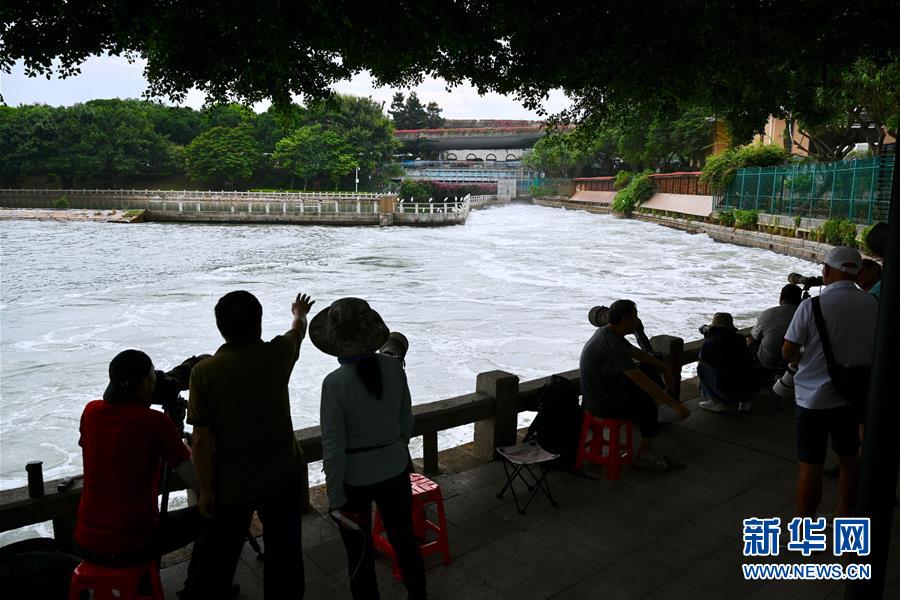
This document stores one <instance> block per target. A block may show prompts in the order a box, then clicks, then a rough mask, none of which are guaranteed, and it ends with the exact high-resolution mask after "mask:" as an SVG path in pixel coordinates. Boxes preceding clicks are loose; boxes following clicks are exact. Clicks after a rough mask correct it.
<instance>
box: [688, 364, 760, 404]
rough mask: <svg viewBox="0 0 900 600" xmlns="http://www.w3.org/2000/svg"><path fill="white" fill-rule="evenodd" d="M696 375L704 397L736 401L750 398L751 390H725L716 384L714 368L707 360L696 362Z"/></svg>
mask: <svg viewBox="0 0 900 600" xmlns="http://www.w3.org/2000/svg"><path fill="white" fill-rule="evenodd" d="M697 377H698V378H699V379H700V391H701V393H702V394H703V396H704V397H705V398H711V399H713V400H718V401H719V402H728V403H732V404H734V403H737V402H744V401H746V400H750V399H751V397H752V395H753V390H749V389H748V390H740V391H734V390H729V391H725V390H723V389H722V388H720V387H719V385H718V378H717V377H716V370H715V369H714V368H713V366H712V365H711V364H709V363H707V362H703V361H700V362H698V363H697Z"/></svg>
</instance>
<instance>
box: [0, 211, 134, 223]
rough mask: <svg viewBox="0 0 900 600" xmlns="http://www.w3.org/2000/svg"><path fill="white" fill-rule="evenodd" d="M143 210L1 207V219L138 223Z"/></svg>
mask: <svg viewBox="0 0 900 600" xmlns="http://www.w3.org/2000/svg"><path fill="white" fill-rule="evenodd" d="M143 218H144V211H143V210H125V211H122V210H89V209H78V208H72V209H53V208H0V221H19V220H24V221H82V222H83V221H95V222H100V223H138V222H140V221H142V220H143Z"/></svg>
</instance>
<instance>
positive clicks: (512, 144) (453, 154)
mask: <svg viewBox="0 0 900 600" xmlns="http://www.w3.org/2000/svg"><path fill="white" fill-rule="evenodd" d="M546 134H547V131H546V130H545V129H544V123H543V122H541V121H510V120H496V119H490V120H487V119H485V120H462V119H456V120H448V121H446V122H445V127H442V128H440V129H398V130H396V131H395V132H394V137H395V138H396V139H398V140H400V141H402V142H404V144H405V145H406V146H407V148H409V149H413V148H414V149H415V151H418V152H438V153H440V155H441V156H440V158H441V159H442V160H460V161H461V160H482V161H486V162H490V161H497V162H505V161H516V160H519V159H521V158H522V155H523V154H524V153H525V151H527V149H529V148H531V147H533V146H534V145H535V143H537V141H538V140H539V139H541V138H542V137H544V136H545V135H546Z"/></svg>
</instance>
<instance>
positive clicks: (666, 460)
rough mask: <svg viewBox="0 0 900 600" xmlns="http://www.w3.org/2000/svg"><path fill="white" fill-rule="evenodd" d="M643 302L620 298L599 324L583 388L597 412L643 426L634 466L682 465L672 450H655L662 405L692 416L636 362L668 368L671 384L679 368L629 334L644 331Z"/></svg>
mask: <svg viewBox="0 0 900 600" xmlns="http://www.w3.org/2000/svg"><path fill="white" fill-rule="evenodd" d="M640 327H641V322H640V320H639V319H638V314H637V306H636V305H635V303H634V302H632V301H631V300H616V301H615V302H613V303H612V306H610V307H609V323H608V324H607V325H605V326H603V327H600V328H598V329H597V331H596V332H594V335H593V336H592V337H591V339H590V340H588V342H587V343H586V344H585V345H584V349H583V350H582V351H581V362H580V369H581V394H582V397H583V398H584V405H585V408H587V409H588V410H589V411H590V412H591V414H593V415H594V416H595V417H607V418H614V419H628V420H630V421H633V422H634V423H635V424H636V425H637V426H638V428H639V429H640V432H641V443H640V446H639V447H638V451H637V456H636V457H635V461H634V466H635V468H638V469H646V470H651V471H666V470H668V469H670V468H673V467H677V466H682V465H681V462H680V461H678V460H677V459H675V458H673V457H671V456H668V455H666V456H662V457H657V456H654V455H652V454H650V447H651V445H652V442H653V439H654V438H656V436H657V434H658V433H659V423H658V421H657V408H656V407H657V406H658V405H660V406H661V405H664V404H665V405H668V406H671V407H672V409H673V410H674V411H675V412H676V413H677V414H678V416H679V417H681V418H682V419H683V418H686V417H687V416H688V414H689V412H688V410H687V408H685V407H684V406H683V405H682V404H680V403H679V402H677V401H676V400H674V399H673V398H672V397H671V396H670V395H669V394H668V392H667V390H664V389H663V388H661V387H659V386H658V385H656V383H655V382H654V381H653V380H652V379H651V378H650V377H649V376H648V375H647V374H646V373H644V372H643V371H642V370H641V369H640V368H639V367H638V365H637V363H635V360H637V361H638V362H640V363H644V364H647V365H650V366H652V367H654V368H656V369H659V370H661V371H662V372H663V374H664V375H665V378H666V385H667V389H671V387H672V381H674V374H673V373H672V371H671V369H669V367H668V366H667V365H665V364H663V363H662V362H660V361H659V360H657V359H656V358H654V357H653V356H652V355H650V354H648V353H646V352H644V351H643V350H639V349H638V348H635V347H634V346H632V345H631V344H629V343H628V340H626V339H625V336H626V335H628V334H629V333H634V332H636V331H638V329H639V328H640Z"/></svg>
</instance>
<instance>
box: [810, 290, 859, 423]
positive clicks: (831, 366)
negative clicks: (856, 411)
mask: <svg viewBox="0 0 900 600" xmlns="http://www.w3.org/2000/svg"><path fill="white" fill-rule="evenodd" d="M812 308H813V317H814V319H815V321H816V329H817V330H818V331H819V340H821V342H822V351H823V352H824V353H825V362H826V363H828V375H829V377H831V383H832V384H833V385H834V387H835V389H836V390H837V393H838V394H839V395H840V396H841V398H843V399H844V400H845V401H846V402H848V403H850V404H851V405H853V406H860V405H862V404H863V403H865V401H866V398H867V397H868V395H869V375H870V374H871V371H872V366H871V365H857V366H854V367H844V366H841V365H839V364H837V362H835V360H834V352H833V351H832V349H831V341H830V340H829V339H828V332H827V331H826V330H825V318H824V317H823V316H822V306H821V301H820V299H819V297H818V296H816V297H815V298H813V299H812Z"/></svg>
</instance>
